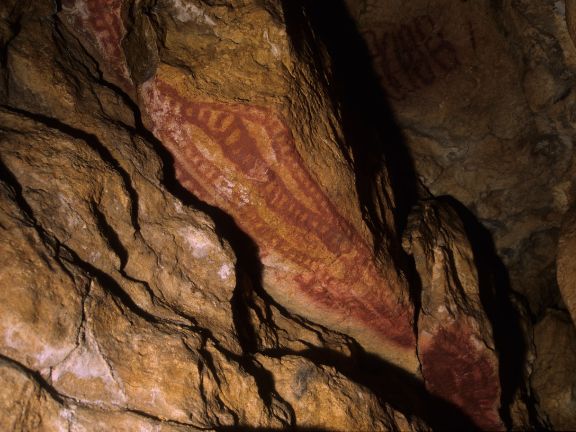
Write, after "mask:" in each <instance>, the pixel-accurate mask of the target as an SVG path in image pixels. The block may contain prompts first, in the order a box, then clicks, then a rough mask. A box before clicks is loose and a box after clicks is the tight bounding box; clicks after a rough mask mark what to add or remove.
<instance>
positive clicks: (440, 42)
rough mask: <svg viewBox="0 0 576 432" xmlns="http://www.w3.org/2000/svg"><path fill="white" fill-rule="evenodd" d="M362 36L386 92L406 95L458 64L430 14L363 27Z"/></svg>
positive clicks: (395, 95) (443, 74) (454, 49)
mask: <svg viewBox="0 0 576 432" xmlns="http://www.w3.org/2000/svg"><path fill="white" fill-rule="evenodd" d="M363 34H364V37H365V39H366V41H367V44H368V47H369V49H370V52H371V53H372V55H373V58H374V62H375V67H376V70H377V71H378V73H379V74H380V78H381V80H382V85H383V86H384V88H385V89H386V91H387V92H388V96H389V97H390V98H391V99H394V100H403V99H406V98H407V97H408V96H409V95H410V94H411V93H413V92H416V91H418V90H420V89H422V88H424V87H427V86H430V85H432V84H434V82H435V81H437V80H438V79H440V78H442V77H444V76H446V75H447V74H448V73H449V72H451V71H453V70H455V69H456V68H457V67H458V66H459V65H460V60H459V59H458V53H457V51H456V48H455V47H454V45H453V44H452V43H450V42H449V41H448V40H446V38H445V36H444V33H443V32H442V31H441V29H439V28H438V26H437V24H436V22H435V21H434V19H433V18H432V17H431V16H430V15H421V16H418V17H416V18H413V19H412V20H411V21H409V22H408V23H406V24H402V25H400V26H398V27H397V28H395V29H394V30H393V31H385V32H379V31H377V30H366V31H365V32H364V33H363Z"/></svg>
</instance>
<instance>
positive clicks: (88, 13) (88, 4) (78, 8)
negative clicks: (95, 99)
mask: <svg viewBox="0 0 576 432" xmlns="http://www.w3.org/2000/svg"><path fill="white" fill-rule="evenodd" d="M123 2H124V0H62V10H63V11H64V13H65V16H66V17H67V18H68V20H70V21H71V24H72V25H73V27H74V28H75V29H76V30H77V31H79V32H80V33H82V34H84V35H85V36H87V37H88V39H89V40H91V41H92V43H93V44H94V45H95V47H96V49H97V50H98V51H99V52H100V54H101V55H102V56H103V57H104V59H105V60H106V69H107V72H109V73H110V74H111V75H112V76H113V77H114V78H116V79H117V80H119V84H120V86H121V87H122V89H123V90H124V91H126V90H128V89H129V88H130V87H131V86H132V82H131V81H130V73H129V71H128V67H127V66H126V62H125V58H124V52H123V50H122V45H121V42H122V38H123V37H124V35H125V33H126V32H125V29H124V25H123V23H122V17H121V11H122V4H123Z"/></svg>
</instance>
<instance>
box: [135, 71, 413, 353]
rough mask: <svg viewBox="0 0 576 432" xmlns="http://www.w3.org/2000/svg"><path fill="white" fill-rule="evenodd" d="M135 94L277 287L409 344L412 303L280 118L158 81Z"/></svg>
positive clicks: (196, 185)
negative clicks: (405, 301)
mask: <svg viewBox="0 0 576 432" xmlns="http://www.w3.org/2000/svg"><path fill="white" fill-rule="evenodd" d="M141 94H142V99H143V101H144V105H145V106H146V110H147V112H148V115H149V117H150V118H151V119H152V122H153V124H154V133H155V134H156V135H157V136H158V137H159V138H160V139H161V140H162V142H163V143H164V144H165V145H166V146H167V147H168V148H169V150H170V151H171V152H172V154H173V155H174V159H175V162H176V172H177V176H178V179H179V180H180V182H181V183H182V184H183V185H184V186H185V187H186V188H187V189H189V190H190V191H191V192H192V193H194V194H195V195H197V196H198V197H199V198H201V199H202V200H204V201H206V202H208V203H210V204H213V205H215V206H218V207H220V208H223V209H225V210H226V211H227V212H229V213H230V214H232V215H233V216H234V217H235V219H236V220H237V221H238V224H239V225H240V226H241V228H242V229H244V230H245V231H246V232H247V233H248V234H250V235H251V236H252V237H253V238H254V239H255V240H256V242H257V244H258V246H259V248H260V253H261V259H262V262H263V263H264V265H265V268H266V271H267V272H269V273H272V274H273V275H274V277H275V279H276V280H277V281H278V282H279V283H280V284H281V285H282V286H288V287H293V289H294V290H296V291H298V292H299V293H300V295H303V296H306V297H308V298H309V300H310V301H312V302H313V304H315V305H316V307H321V308H323V309H325V310H326V312H328V313H333V314H336V315H339V316H342V317H346V318H347V319H350V320H355V321H358V322H359V323H361V325H362V326H365V327H367V328H370V329H372V330H373V331H374V332H376V333H377V334H379V335H380V336H381V337H383V338H385V339H387V340H390V341H392V342H393V343H395V344H397V345H399V346H401V347H405V348H408V347H410V346H414V344H415V339H414V336H413V330H412V328H411V319H412V312H411V307H410V306H409V305H399V304H396V303H395V302H394V300H393V299H392V292H391V291H390V281H388V280H386V279H385V278H384V277H383V276H382V275H381V274H380V273H379V271H378V269H377V268H376V265H375V263H374V261H373V257H372V253H371V250H370V248H369V246H368V245H367V244H366V243H365V241H364V240H363V239H362V238H361V237H360V235H359V234H358V233H357V232H356V231H355V229H354V228H353V227H352V226H351V225H350V223H349V222H348V221H346V220H345V219H344V218H343V217H342V216H341V215H340V214H339V213H338V211H337V210H336V208H335V207H334V205H333V204H332V203H331V202H330V201H329V200H328V198H327V197H326V195H325V194H324V192H323V191H322V190H321V189H320V187H319V186H318V185H317V183H316V182H315V181H314V180H313V179H312V177H311V176H310V174H309V173H308V171H307V170H306V169H305V167H304V164H303V162H302V160H301V158H300V156H299V154H298V153H297V151H296V148H295V145H294V140H293V138H292V135H291V133H290V131H289V129H288V128H287V127H286V124H285V122H284V121H283V119H282V118H281V117H280V116H279V115H277V114H275V113H274V112H272V111H271V110H267V109H263V108H258V107H253V106H244V105H234V104H222V103H210V102H196V101H194V100H190V99H188V98H187V97H186V95H183V94H181V93H179V92H178V91H177V90H176V89H175V88H174V87H172V86H171V85H169V84H168V83H166V82H163V81H161V80H159V79H154V80H151V81H150V82H148V83H146V84H145V85H144V86H143V87H142V91H141ZM294 294H297V293H294Z"/></svg>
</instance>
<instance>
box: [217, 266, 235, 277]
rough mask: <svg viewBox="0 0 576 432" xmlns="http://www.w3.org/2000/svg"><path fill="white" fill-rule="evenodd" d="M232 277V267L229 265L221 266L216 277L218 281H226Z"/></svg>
mask: <svg viewBox="0 0 576 432" xmlns="http://www.w3.org/2000/svg"><path fill="white" fill-rule="evenodd" d="M231 275H232V266H231V265H230V264H222V266H221V267H220V270H218V276H220V279H222V280H226V279H228V278H229V277H230V276H231Z"/></svg>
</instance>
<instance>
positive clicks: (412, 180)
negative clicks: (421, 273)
mask: <svg viewBox="0 0 576 432" xmlns="http://www.w3.org/2000/svg"><path fill="white" fill-rule="evenodd" d="M284 10H285V16H286V26H287V29H288V35H289V36H290V38H291V39H292V42H293V45H294V48H295V49H296V50H297V51H298V54H299V55H302V56H307V57H308V56H309V57H312V58H313V59H314V61H315V63H316V64H315V66H316V68H317V69H318V70H325V69H326V67H327V66H328V65H327V64H326V61H325V60H324V59H323V55H322V52H321V50H320V48H319V46H311V45H310V41H315V40H318V39H319V40H320V41H321V44H322V45H323V46H324V47H325V48H326V49H327V51H328V53H329V55H330V61H331V65H332V69H331V70H330V71H329V72H330V73H329V74H328V75H329V76H330V75H331V79H330V82H326V83H325V86H326V88H327V89H328V91H329V92H330V96H331V100H332V102H333V104H334V109H335V111H338V110H339V111H340V112H341V115H342V123H341V126H342V128H343V132H344V136H345V143H340V144H341V145H346V146H349V148H350V149H351V151H352V154H353V164H354V170H355V174H356V189H357V193H358V196H359V199H360V204H361V205H362V210H363V212H364V217H365V220H366V222H367V223H368V224H369V225H370V228H371V230H372V233H373V235H374V236H375V238H376V244H377V245H379V244H382V243H384V242H385V239H386V238H391V237H393V236H387V234H389V233H388V232H386V231H385V230H384V229H383V228H385V226H384V224H382V223H381V224H379V226H376V225H375V224H374V223H375V222H378V221H381V216H380V214H382V212H383V211H384V210H385V209H384V207H385V206H388V207H391V205H390V204H391V203H385V202H384V203H378V202H377V200H375V199H374V198H375V196H376V195H375V193H376V190H377V186H378V185H377V183H376V181H378V173H380V172H381V171H382V167H383V166H386V168H387V170H388V175H389V178H390V181H391V186H392V190H393V191H394V193H395V196H394V200H395V205H394V210H393V211H394V215H395V222H396V228H397V229H398V231H402V229H403V228H404V226H405V223H406V220H407V216H408V213H409V211H410V209H411V207H412V206H413V204H414V203H415V202H416V200H417V198H418V193H417V192H418V188H417V180H416V179H417V177H416V174H415V171H414V164H413V160H412V157H411V155H410V153H409V151H408V148H407V146H406V144H405V143H404V139H403V136H402V133H401V130H400V128H399V127H398V126H397V124H396V121H395V119H394V115H393V113H392V111H391V109H390V106H389V104H388V99H387V97H386V94H385V92H384V90H383V89H382V86H381V84H380V82H379V79H378V76H377V75H376V73H375V71H374V68H373V65H372V60H371V56H370V53H369V51H368V48H367V46H366V43H365V42H364V40H363V38H362V36H361V34H360V33H359V32H358V29H357V28H356V25H355V23H354V21H353V20H352V18H351V17H350V15H349V13H348V10H347V9H346V6H345V4H344V2H343V1H342V0H286V1H284ZM305 60H307V59H306V58H305ZM378 205H382V207H381V208H378V207H377V206H378Z"/></svg>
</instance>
